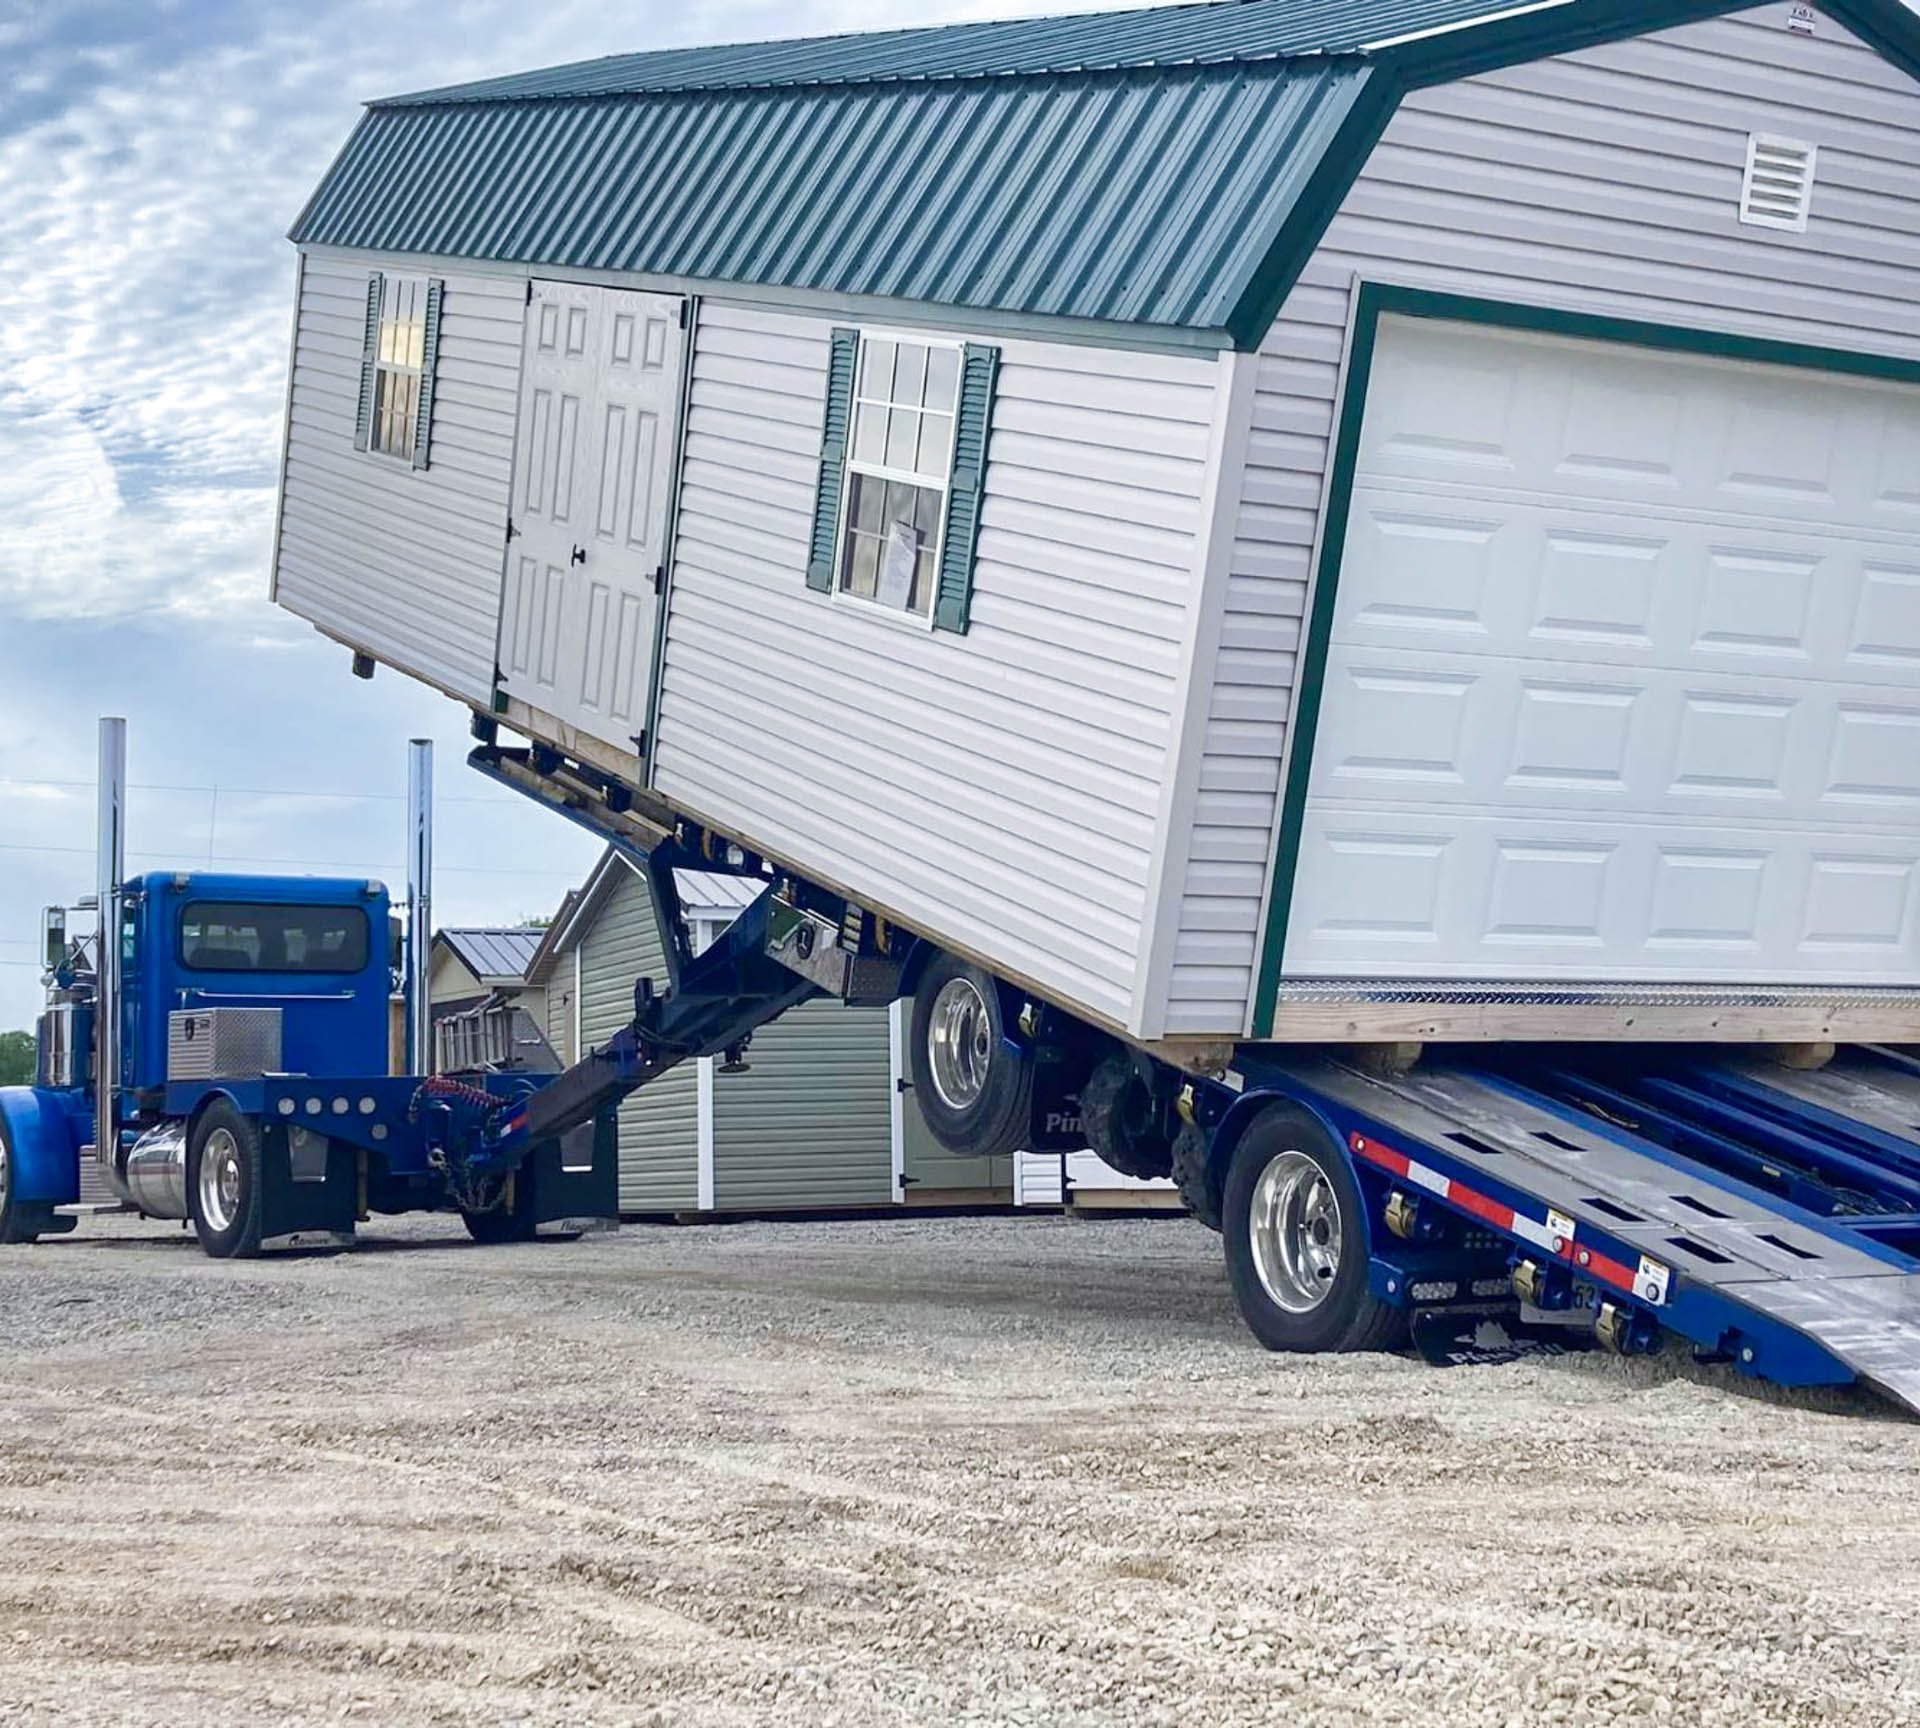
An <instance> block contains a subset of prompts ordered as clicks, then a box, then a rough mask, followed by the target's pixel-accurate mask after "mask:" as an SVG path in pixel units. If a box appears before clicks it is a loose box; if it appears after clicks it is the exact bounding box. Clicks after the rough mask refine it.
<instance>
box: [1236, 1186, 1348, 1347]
mask: <svg viewBox="0 0 1920 1728" xmlns="http://www.w3.org/2000/svg"><path fill="white" fill-rule="evenodd" d="M1248 1223H1249V1235H1250V1237H1251V1239H1252V1244H1253V1265H1254V1270H1255V1271H1256V1272H1258V1273H1259V1275H1260V1282H1261V1284H1262V1285H1263V1286H1264V1287H1265V1288H1266V1292H1267V1294H1268V1295H1269V1296H1271V1297H1272V1298H1273V1300H1274V1301H1275V1302H1276V1303H1278V1304H1279V1306H1280V1307H1282V1308H1284V1309H1285V1310H1286V1311H1287V1312H1288V1313H1289V1314H1307V1313H1311V1312H1312V1311H1313V1310H1314V1309H1315V1308H1318V1307H1319V1306H1320V1304H1321V1303H1322V1302H1324V1301H1326V1299H1327V1296H1328V1294H1329V1293H1330V1292H1331V1291H1332V1289H1333V1281H1334V1279H1335V1277H1337V1276H1338V1274H1339V1271H1340V1250H1341V1239H1340V1201H1339V1198H1338V1197H1337V1196H1336V1195H1335V1193H1334V1191H1333V1184H1332V1183H1331V1182H1329V1181H1328V1180H1327V1173H1326V1171H1324V1170H1323V1169H1321V1168H1320V1166H1319V1165H1318V1164H1317V1163H1315V1162H1314V1160H1313V1159H1311V1158H1309V1157H1308V1156H1307V1155H1306V1153H1304V1152H1280V1153H1277V1154H1275V1156H1274V1158H1273V1159H1272V1161H1271V1162H1270V1163H1269V1164H1268V1165H1267V1167H1266V1169H1265V1170H1263V1171H1261V1173H1260V1180H1259V1181H1258V1182H1257V1183H1255V1184H1254V1189H1253V1201H1252V1206H1251V1216H1250V1218H1249V1220H1248Z"/></svg>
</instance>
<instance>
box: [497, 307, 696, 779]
mask: <svg viewBox="0 0 1920 1728" xmlns="http://www.w3.org/2000/svg"><path fill="white" fill-rule="evenodd" d="M679 308H680V302H679V301H678V300H675V299H673V298H671V297H669V296H665V295H658V294H637V293H631V292H627V291H624V290H617V289H606V288H591V287H583V286H580V285H578V284H574V283H558V282H540V283H536V284H535V285H534V293H533V298H532V300H531V301H530V303H529V304H528V307H527V333H526V362H525V368H524V372H523V380H522V385H521V406H520V433H519V447H518V462H519V470H518V472H519V481H518V485H517V487H516V498H515V503H516V510H515V514H514V529H515V535H514V539H513V541H512V543H511V547H510V550H509V554H508V560H507V564H508V572H507V582H506V588H505V599H504V605H503V612H502V618H501V656H500V665H501V673H502V686H503V688H504V689H506V690H507V691H508V692H509V693H510V694H512V695H514V696H518V697H519V698H520V699H521V700H523V701H525V702H527V703H529V704H530V705H531V706H533V707H535V708H538V709H539V710H541V711H542V712H543V713H546V714H549V715H552V716H553V717H554V718H556V719H558V720H561V721H564V722H565V723H566V724H568V725H571V726H577V727H579V728H581V729H582V730H583V731H585V732H587V733H589V734H591V735H592V736H594V737H596V738H599V739H601V740H603V741H604V742H606V743H609V744H614V745H618V746H620V747H621V748H624V749H632V748H633V747H634V741H635V738H636V735H637V734H638V733H639V732H640V730H641V728H642V727H643V726H644V725H645V717H646V708H647V699H648V697H649V695H650V694H651V680H652V672H653V643H654V620H655V615H656V609H657V607H658V604H659V600H658V593H657V573H658V572H659V570H660V568H661V566H662V564H663V563H664V561H665V557H666V522H667V502H668V497H667V495H668V488H669V486H670V484H671V465H672V460H673V435H672V434H673V427H674V423H675V415H676V413H677V408H678V402H679V394H680V380H681V370H682V356H683V351H684V345H683V343H682V340H681V333H680V327H679Z"/></svg>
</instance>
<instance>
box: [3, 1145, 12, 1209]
mask: <svg viewBox="0 0 1920 1728" xmlns="http://www.w3.org/2000/svg"><path fill="white" fill-rule="evenodd" d="M10 1157H11V1154H10V1153H9V1151H8V1149H7V1140H6V1136H5V1135H4V1134H0V1212H4V1211H6V1209H7V1196H8V1195H9V1194H10V1193H11V1192H12V1191H13V1165H12V1164H11V1163H10V1162H9V1158H10Z"/></svg>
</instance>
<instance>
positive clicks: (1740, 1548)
mask: <svg viewBox="0 0 1920 1728" xmlns="http://www.w3.org/2000/svg"><path fill="white" fill-rule="evenodd" d="M0 1314H3V1315H4V1317H5V1319H4V1334H3V1336H4V1346H3V1347H0V1379H3V1380H4V1390H5V1399H4V1404H0V1722H6V1723H43V1722H44V1723H56V1722H57V1723H60V1724H63V1725H77V1728H85V1725H87V1724H97V1723H109V1722H111V1723H134V1722H138V1723H211V1724H227V1723H236V1724H237V1723H247V1724H254V1723H260V1722H274V1723H280V1722H305V1721H348V1722H354V1721H360V1722H367V1723H378V1724H412V1723H483V1724H526V1725H528V1728H535V1725H541V1728H544V1725H546V1724H557V1723H587V1722H592V1723H601V1722H605V1723H639V1724H659V1725H673V1728H681V1725H686V1728H693V1725H696V1724H720V1725H734V1724H742V1725H744V1724H758V1723H795V1724H801V1723H805V1724H822V1723H833V1724H840V1723H846V1724H870V1723H873V1724H877V1723H914V1724H928V1723H943V1722H953V1721H993V1722H1015V1723H1032V1724H1036V1725H1040V1724H1046V1725H1049V1728H1051V1725H1054V1724H1066V1725H1072V1724H1099V1723H1165V1724H1169V1725H1171V1724H1175V1723H1178V1724H1181V1725H1182V1728H1193V1725H1205V1728H1217V1725H1222V1724H1239V1723H1278V1722H1286V1723H1289V1724H1320V1723H1329V1724H1331V1723H1362V1722H1364V1723H1406V1724H1420V1725H1422V1728H1452V1725H1454V1724H1462V1725H1471V1724H1479V1723H1491V1724H1507V1723H1521V1722H1525V1723H1528V1724H1533V1723H1537V1722H1542V1721H1545V1722H1564V1723H1569V1724H1578V1723H1596V1724H1598V1723H1607V1724H1617V1723H1620V1722H1637V1721H1647V1722H1662V1723H1674V1724H1728V1725H1736V1724H1737V1725H1739V1728H1751V1725H1753V1724H1760V1723H1821V1724H1834V1723H1859V1724H1874V1725H1876V1728H1878V1725H1880V1724H1886V1723H1894V1722H1920V1639H1916V1638H1915V1636H1914V1635H1913V1632H1912V1628H1913V1627H1914V1625H1915V1623H1916V1620H1917V1619H1920V1425H1916V1424H1914V1423H1912V1422H1909V1421H1907V1420H1905V1419H1904V1418H1901V1417H1898V1416H1896V1415H1894V1414H1893V1413H1891V1412H1890V1411H1889V1410H1888V1409H1886V1408H1885V1407H1883V1406H1881V1405H1879V1404H1877V1403H1876V1402H1874V1401H1872V1400H1871V1399H1868V1398H1866V1397H1864V1396H1851V1395H1848V1396H1822V1397H1818V1398H1809V1397H1798V1398H1788V1397H1783V1396H1778V1395H1775V1396H1765V1395H1762V1394H1761V1393H1759V1392H1757V1391H1756V1390H1754V1389H1752V1388H1744V1387H1740V1386H1736V1385H1732V1384H1730V1383H1728V1382H1726V1381H1723V1380H1721V1379H1718V1378H1716V1377H1712V1376H1709V1375H1707V1374H1705V1373H1702V1372H1698V1371H1695V1370H1693V1369H1691V1368H1689V1367H1687V1366H1686V1365H1685V1364H1684V1363H1683V1362H1675V1361H1673V1360H1671V1359H1662V1360H1661V1361H1659V1362H1655V1363H1640V1364H1633V1365H1623V1364H1620V1363H1617V1362H1614V1361H1612V1360H1610V1359H1607V1358H1603V1357H1600V1356H1595V1355H1588V1356H1580V1357H1568V1358H1556V1359H1534V1360H1531V1361H1526V1362H1519V1363H1510V1364H1508V1365H1505V1366H1502V1367H1494V1368H1471V1369H1468V1368H1457V1369H1450V1370H1441V1369H1435V1368H1430V1367H1428V1366H1426V1365H1424V1364H1423V1363H1420V1362H1417V1361H1413V1360H1407V1359H1401V1358H1396V1357H1359V1358H1356V1357H1346V1358H1321V1359H1304V1358H1279V1357H1271V1356H1267V1355H1264V1354H1263V1353H1261V1352H1260V1351H1259V1350H1258V1349H1256V1348H1255V1347H1254V1346H1253V1344H1252V1343H1251V1342H1250V1340H1249V1339H1248V1338H1247V1336H1246V1335H1245V1334H1244V1333H1243V1332H1242V1331H1241V1329H1240V1327H1239V1324H1238V1322H1237V1321H1236V1319H1235V1318H1234V1316H1233V1314H1232V1312H1231V1310H1230V1305H1229V1301H1228V1297H1227V1292H1226V1285H1225V1278H1224V1276H1223V1273H1222V1271H1221V1268H1220V1264H1219V1258H1218V1254H1217V1249H1216V1243H1215V1240H1214V1238H1212V1237H1211V1236H1209V1235H1207V1234H1206V1233H1205V1232H1204V1231H1203V1230H1201V1229H1200V1228H1199V1227H1198V1226H1197V1225H1194V1224H1191V1223H1189V1222H1187V1221H1185V1220H1139V1221H1110V1222H1077V1221H1073V1220H1068V1219H1061V1218H1052V1217H1026V1218H1017V1219H955V1220H934V1219H908V1218H901V1219H888V1220H884V1221H878V1222H859V1223H843V1224H748V1225H736V1226H731V1227H724V1228H712V1229H673V1228H644V1227H639V1228H632V1227H630V1228H628V1229H626V1230H624V1231H622V1232H620V1233H619V1234H618V1235H615V1236H603V1237H597V1238H589V1239H587V1240H585V1241H582V1242H579V1243H575V1244H571V1245H564V1244H539V1245H534V1246H530V1247H520V1248H505V1249H477V1248H471V1247H468V1246H467V1245H466V1244H465V1242H464V1238H463V1237H462V1236H461V1235H460V1234H459V1226H458V1224H457V1223H454V1224H452V1225H451V1227H450V1226H449V1225H448V1223H447V1222H445V1221H443V1220H439V1219H432V1220H422V1221H419V1222H417V1223H398V1224H392V1223H390V1224H386V1225H384V1226H380V1227H378V1228H377V1230H376V1232H375V1233H374V1235H373V1236H372V1237H370V1239H369V1240H367V1241H366V1242H365V1243H364V1244H363V1246H362V1248H361V1249H360V1250H359V1251H358V1252H356V1253H353V1254H347V1255H336V1256H326V1257H320V1256H314V1257H300V1258H289V1257H281V1258H279V1259H276V1260H268V1261H264V1262H259V1263H255V1264H251V1265H216V1264H214V1263H212V1262H209V1261H207V1260H204V1259H203V1258H201V1256H200V1254H199V1253H198V1251H197V1250H196V1249H194V1248H193V1247H192V1245H191V1243H190V1241H189V1240H188V1239H186V1238H184V1237H183V1235H182V1234H181V1233H180V1232H179V1231H178V1230H177V1229H172V1228H169V1227H166V1226H161V1225H153V1224H136V1223H132V1222H129V1221H120V1220H115V1221H110V1222H107V1223H102V1224H95V1225H91V1226H83V1234H82V1235H80V1236H76V1237H72V1238H68V1239H66V1240H65V1241H59V1242H53V1243H49V1244H46V1245H42V1246H40V1247H37V1248H31V1249H15V1250H7V1251H5V1252H4V1253H0Z"/></svg>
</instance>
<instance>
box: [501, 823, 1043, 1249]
mask: <svg viewBox="0 0 1920 1728" xmlns="http://www.w3.org/2000/svg"><path fill="white" fill-rule="evenodd" d="M675 886H676V888H677V890H678V892H679V895H680V902H681V906H682V909H683V911H684V913H685V915H686V917H687V920H688V922H689V925H690V926H691V930H692V937H693V943H694V947H695V950H696V952H697V951H698V950H699V949H701V948H704V947H705V946H706V945H707V943H709V942H711V941H712V940H713V939H714V938H715V937H717V936H718V935H719V934H720V932H721V931H722V930H724V929H725V928H726V926H727V925H728V924H729V923H731V922H732V921H733V919H734V918H735V917H736V916H737V915H738V914H739V913H740V912H741V911H742V910H743V909H744V907H745V906H746V905H747V903H748V902H749V901H750V900H751V898H752V894H753V890H752V888H751V887H750V886H748V885H747V884H746V883H745V882H744V881H743V879H742V878H740V877H737V876H724V875H717V874H708V873H706V872H700V871H686V870H683V871H679V872H676V880H675ZM665 976H666V955H665V945H664V944H663V942H662V940H661V933H660V926H659V922H658V919H657V917H656V915H655V911H654V905H653V897H652V895H651V893H650V892H649V891H648V887H647V882H646V877H645V875H644V873H643V872H641V871H639V870H637V869H636V868H635V867H634V866H633V865H632V864H631V863H629V862H628V860H627V859H626V858H625V856H624V855H623V854H621V853H620V852H619V851H617V850H614V849H611V848H610V849H609V850H608V851H607V852H606V853H605V854H604V855H603V856H602V858H601V860H600V862H599V864H598V865H596V866H595V868H594V871H593V874H592V875H591V876H590V877H589V878H588V879H587V882H586V884H585V886H584V887H583V888H582V889H581V890H580V892H579V893H578V894H576V895H573V896H570V897H569V900H568V905H567V908H566V910H565V911H564V912H563V914H562V916H561V917H560V918H559V919H557V920H556V921H555V922H554V924H553V925H552V926H551V927H550V929H549V931H548V933H547V938H546V940H545V941H544V942H542V943H541V945H540V948H539V951H538V952H537V953H536V954H535V955H534V956H533V957H532V959H531V960H530V962H529V966H528V972H527V980H528V982H529V983H530V984H532V985H533V986H535V987H537V988H540V989H543V990H544V991H545V992H546V997H547V1000H548V1002H549V1003H561V1004H567V1005H569V1007H570V1011H571V1015H572V1019H571V1023H570V1024H561V1023H557V1022H550V1030H549V1036H550V1038H552V1039H553V1040H555V1041H556V1042H555V1048H556V1050H558V1051H559V1052H560V1054H561V1056H562V1058H563V1060H565V1061H568V1062H571V1061H575V1060H577V1059H578V1058H579V1057H580V1056H581V1055H582V1054H584V1053H585V1052H586V1051H587V1050H589V1049H591V1048H593V1047H594V1046H595V1045H598V1044H603V1043H604V1042H605V1041H606V1040H607V1039H608V1038H609V1037H611V1036H612V1034H613V1033H614V1032H616V1031H618V1030H619V1029H620V1027H622V1026H623V1025H625V1024H626V1023H627V1021H628V1020H630V1019H631V1018H632V1016H633V986H634V982H635V980H637V979H640V978H647V977H651V978H654V979H656V980H660V979H664V978H665ZM898 1014H899V1010H898V1008H897V1007H895V1008H893V1009H887V1008H848V1007H844V1006H842V1005H841V1004H840V1003H838V1002H835V1001H820V1002H814V1003H810V1004H809V1005H808V1006H806V1007H804V1008H799V1009H795V1010H794V1011H793V1012H792V1013H790V1014H788V1015H786V1016H785V1017H783V1018H782V1019H781V1020H779V1021H777V1022H775V1023H774V1024H773V1025H771V1026H767V1027H764V1028H763V1029H762V1030H761V1031H760V1032H758V1033H757V1034H755V1036H754V1040H753V1045H752V1048H751V1050H750V1051H749V1053H748V1056H749V1062H750V1067H749V1069H748V1070H747V1072H745V1073H741V1074H728V1073H725V1072H723V1071H722V1068H721V1064H720V1062H719V1059H718V1058H715V1057H703V1058H701V1059H700V1060H699V1061H697V1062H689V1063H687V1064H685V1065H684V1066H683V1067H681V1068H678V1069H675V1070H674V1071H672V1072H671V1073H669V1074H667V1075H666V1076H665V1077H664V1078H662V1079H660V1080H658V1081H656V1082H655V1083H654V1084H653V1085H651V1086H649V1087H647V1088H646V1089H645V1090H644V1091H642V1092H639V1093H637V1094H635V1095H634V1096H633V1097H632V1098H630V1099H629V1100H628V1101H627V1102H626V1103H625V1104H624V1105H623V1106H622V1107H621V1112H620V1209H621V1210H622V1211H623V1212H626V1213H634V1214H644V1213H727V1212H767V1211H809V1212H811V1211H827V1210H833V1209H837V1208H865V1207H873V1206H890V1205H894V1204H906V1205H921V1206H925V1205H954V1204H968V1205H972V1204H995V1203H999V1202H1002V1201H1010V1200H1011V1199H1012V1198H1013V1166H1012V1161H1011V1160H1009V1159H1005V1158H1001V1159H975V1158H956V1157H954V1156H953V1155H952V1154H950V1153H948V1152H946V1151H945V1150H944V1149H943V1148H941V1147H940V1146H939V1145H938V1144H937V1143H935V1142H934V1140H933V1138H932V1136H931V1135H930V1134H928V1133H927V1132H926V1130H925V1127H924V1125H923V1124H921V1122H920V1121H919V1112H918V1111H917V1110H916V1109H914V1108H913V1106H912V1101H911V1097H910V1095H909V1094H908V1093H907V1092H906V1091H904V1090H903V1089H902V1088H901V1087H900V1086H898V1085H897V1084H896V1079H897V1077H898V1074H899V1056H898V1049H899V1042H898V1041H899V1031H898Z"/></svg>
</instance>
